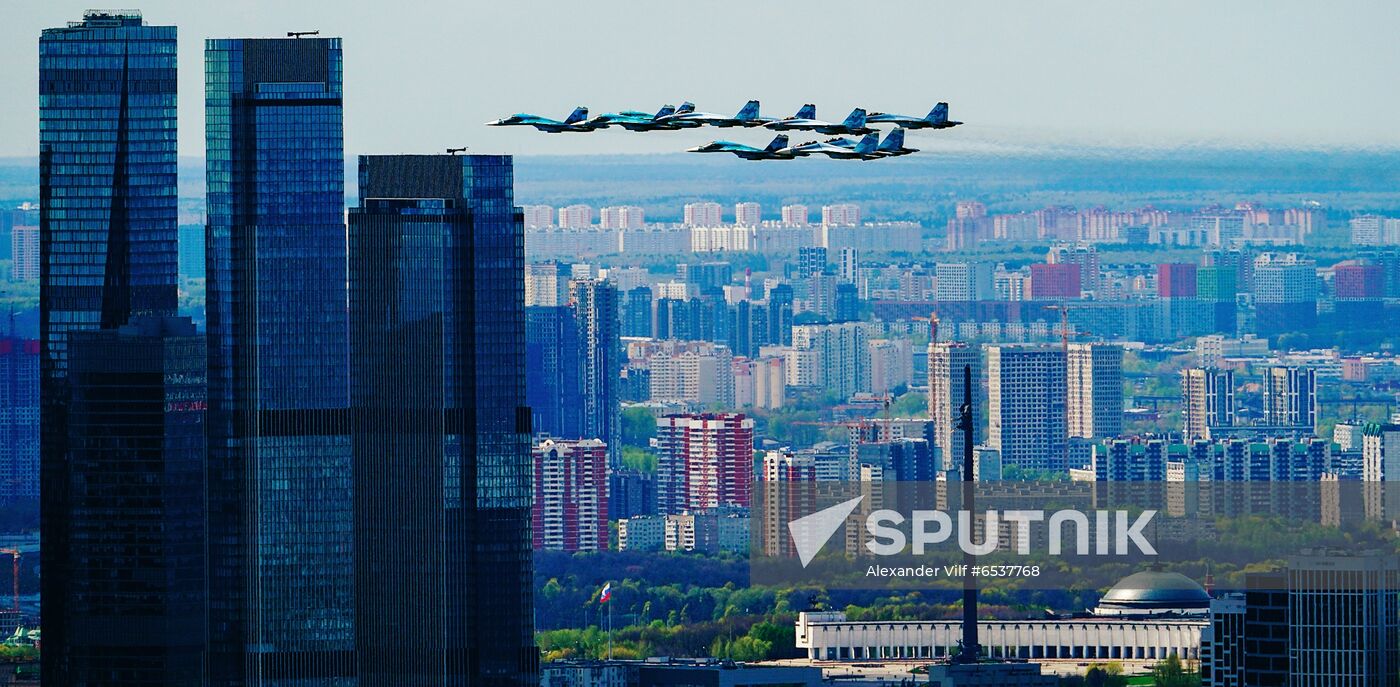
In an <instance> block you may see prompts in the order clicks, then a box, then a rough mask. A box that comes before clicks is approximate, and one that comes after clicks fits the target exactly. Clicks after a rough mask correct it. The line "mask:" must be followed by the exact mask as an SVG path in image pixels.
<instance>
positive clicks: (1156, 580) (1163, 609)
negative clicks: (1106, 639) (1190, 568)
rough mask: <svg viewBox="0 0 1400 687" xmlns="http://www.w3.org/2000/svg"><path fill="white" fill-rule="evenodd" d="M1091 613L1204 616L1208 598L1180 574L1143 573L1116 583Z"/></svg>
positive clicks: (1147, 571)
mask: <svg viewBox="0 0 1400 687" xmlns="http://www.w3.org/2000/svg"><path fill="white" fill-rule="evenodd" d="M1093 613H1094V615H1096V616H1101V617H1124V616H1131V617H1150V616H1159V615H1167V616H1188V617H1195V616H1201V617H1204V616H1206V615H1208V614H1209V613H1210V595H1209V594H1207V593H1206V590H1205V588H1203V587H1202V586H1201V585H1199V584H1196V582H1195V580H1192V579H1191V578H1189V577H1187V576H1185V575H1182V574H1181V573H1174V572H1164V571H1161V570H1145V571H1143V572H1136V573H1133V574H1131V575H1129V576H1127V577H1125V578H1123V579H1122V580H1119V581H1118V584H1115V585H1113V587H1112V588H1110V589H1109V590H1108V592H1107V593H1105V594H1104V595H1103V598H1101V599H1099V605H1098V606H1095V607H1094V610H1093Z"/></svg>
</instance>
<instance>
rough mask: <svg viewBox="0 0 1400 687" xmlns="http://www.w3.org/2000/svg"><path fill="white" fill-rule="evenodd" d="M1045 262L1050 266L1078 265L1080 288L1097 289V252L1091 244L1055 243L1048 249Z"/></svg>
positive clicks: (1098, 274)
mask: <svg viewBox="0 0 1400 687" xmlns="http://www.w3.org/2000/svg"><path fill="white" fill-rule="evenodd" d="M1045 262H1048V263H1050V264H1052V265H1078V266H1079V284H1080V286H1081V287H1082V288H1086V289H1097V288H1098V287H1099V277H1100V271H1099V251H1098V248H1095V247H1094V244H1092V243H1084V242H1079V243H1057V244H1055V245H1054V246H1051V247H1050V252H1049V253H1048V254H1047V255H1046V258H1045Z"/></svg>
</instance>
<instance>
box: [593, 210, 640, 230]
mask: <svg viewBox="0 0 1400 687" xmlns="http://www.w3.org/2000/svg"><path fill="white" fill-rule="evenodd" d="M598 224H599V226H600V227H601V228H603V229H641V228H642V227H644V226H646V214H645V212H644V211H643V210H642V209H641V208H639V207H637V206H635V205H613V206H609V207H605V208H603V209H602V210H599V211H598Z"/></svg>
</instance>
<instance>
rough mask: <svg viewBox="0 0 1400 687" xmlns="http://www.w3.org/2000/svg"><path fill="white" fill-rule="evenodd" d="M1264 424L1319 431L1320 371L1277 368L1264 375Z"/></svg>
mask: <svg viewBox="0 0 1400 687" xmlns="http://www.w3.org/2000/svg"><path fill="white" fill-rule="evenodd" d="M1264 424H1266V425H1278V426H1287V427H1306V428H1307V430H1308V432H1315V431H1317V370H1315V369H1313V368H1311V367H1293V366H1288V365H1274V366H1272V367H1270V368H1269V369H1268V370H1267V371H1266V372H1265V373H1264Z"/></svg>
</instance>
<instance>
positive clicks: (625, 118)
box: [486, 100, 962, 160]
mask: <svg viewBox="0 0 1400 687" xmlns="http://www.w3.org/2000/svg"><path fill="white" fill-rule="evenodd" d="M758 107H759V105H758V101H757V100H750V101H748V102H747V103H745V104H744V106H743V107H742V108H740V110H739V111H738V112H737V113H736V114H735V115H734V116H732V117H729V116H725V115H721V114H715V113H712V112H700V111H697V110H696V109H695V104H694V103H691V102H684V103H681V105H680V106H679V107H672V106H671V105H665V106H663V107H662V108H661V109H660V110H657V111H656V113H655V114H648V113H646V112H641V111H637V110H623V111H621V112H609V113H607V114H601V115H597V116H595V117H589V116H588V108H586V107H577V108H575V109H574V111H573V112H572V113H570V114H569V116H568V117H566V118H564V119H563V120H558V119H550V118H548V117H541V116H539V115H533V114H525V113H521V114H514V115H511V116H509V117H502V118H501V119H496V120H492V121H489V122H487V123H486V125H487V126H529V127H534V128H535V129H537V130H539V131H543V132H545V133H550V134H560V133H586V132H590V131H598V130H600V129H608V128H612V127H619V128H622V129H625V130H627V131H677V130H681V129H699V128H701V127H705V126H712V127H717V128H721V129H728V128H745V129H752V128H764V129H768V130H770V131H776V132H778V135H777V136H776V137H774V138H773V140H772V141H771V142H769V144H768V145H767V146H765V147H763V148H758V147H755V146H751V145H746V144H743V143H736V142H734V141H724V140H720V141H711V142H709V143H706V144H705V145H702V146H696V147H694V148H688V149H687V150H686V152H690V153H729V154H731V155H734V156H736V157H738V158H740V159H744V160H795V159H797V158H800V157H812V156H816V155H825V156H826V157H828V158H831V159H835V160H881V159H884V158H889V157H899V156H901V155H909V154H911V153H917V152H919V151H918V149H917V148H907V147H905V145H904V133H905V131H915V130H919V129H949V128H952V127H955V126H958V125H959V124H962V122H957V121H952V120H950V119H948V103H938V104H937V105H935V106H934V107H933V109H932V110H930V111H929V113H928V114H927V115H925V116H923V117H914V116H909V115H897V114H887V113H884V112H871V113H867V112H866V111H865V110H864V109H862V108H859V107H858V108H856V109H854V110H852V111H851V113H850V114H849V115H847V116H846V118H845V119H844V120H842V121H840V122H827V121H823V120H820V119H817V106H816V105H814V104H812V103H807V104H805V105H803V106H802V107H801V108H799V109H798V110H797V112H796V113H795V114H794V115H793V116H791V117H783V118H781V119H774V118H771V117H763V116H762V115H760V114H759V111H758ZM872 124H890V125H894V128H893V129H891V130H890V131H889V132H888V133H886V134H885V137H884V139H883V140H881V139H880V137H879V136H880V133H879V131H878V130H876V129H874V128H871V125H872ZM794 131H797V132H810V133H816V134H824V135H828V136H834V138H829V139H826V140H823V141H817V140H813V141H808V142H805V143H799V144H797V145H791V144H790V142H789V139H788V135H787V133H785V132H794ZM846 136H860V138H859V139H856V140H852V139H850V138H845V137H846Z"/></svg>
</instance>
